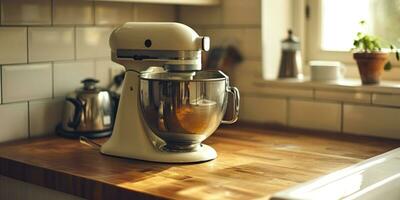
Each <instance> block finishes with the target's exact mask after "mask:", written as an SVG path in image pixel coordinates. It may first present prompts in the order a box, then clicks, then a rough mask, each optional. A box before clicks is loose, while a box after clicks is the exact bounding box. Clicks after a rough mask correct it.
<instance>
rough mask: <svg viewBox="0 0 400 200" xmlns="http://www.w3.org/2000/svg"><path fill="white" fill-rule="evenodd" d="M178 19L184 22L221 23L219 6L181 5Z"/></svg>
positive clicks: (197, 23) (198, 23)
mask: <svg viewBox="0 0 400 200" xmlns="http://www.w3.org/2000/svg"><path fill="white" fill-rule="evenodd" d="M179 21H180V22H182V23H184V24H189V25H191V24H195V25H205V24H222V7H221V6H181V7H180V9H179Z"/></svg>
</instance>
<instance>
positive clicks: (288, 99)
mask: <svg viewBox="0 0 400 200" xmlns="http://www.w3.org/2000/svg"><path fill="white" fill-rule="evenodd" d="M289 101H290V98H289V97H287V98H286V126H290V125H289V121H290V116H289V115H290V103H289Z"/></svg>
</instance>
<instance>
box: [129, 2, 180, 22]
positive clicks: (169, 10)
mask: <svg viewBox="0 0 400 200" xmlns="http://www.w3.org/2000/svg"><path fill="white" fill-rule="evenodd" d="M133 8H134V11H133V13H134V16H135V17H134V21H136V22H173V21H176V18H177V16H176V13H175V11H176V7H175V6H174V5H158V4H135V5H134V7H133Z"/></svg>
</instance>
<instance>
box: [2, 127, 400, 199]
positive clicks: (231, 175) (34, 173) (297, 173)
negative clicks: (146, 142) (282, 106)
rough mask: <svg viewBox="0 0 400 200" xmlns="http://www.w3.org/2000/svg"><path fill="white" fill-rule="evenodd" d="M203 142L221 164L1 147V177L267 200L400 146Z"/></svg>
mask: <svg viewBox="0 0 400 200" xmlns="http://www.w3.org/2000/svg"><path fill="white" fill-rule="evenodd" d="M106 139H107V138H105V139H96V142H98V143H104V142H105V141H106ZM205 143H206V144H209V145H211V146H212V147H214V148H215V149H216V150H217V152H218V158H217V159H215V160H212V161H209V162H203V163H196V164H165V163H164V164H162V163H155V162H144V161H139V160H133V159H124V158H117V157H112V156H105V155H101V154H100V153H99V152H98V150H96V149H93V148H91V147H88V146H86V145H84V144H81V143H79V141H77V140H71V139H65V138H61V137H57V136H51V137H45V138H35V139H26V140H20V141H14V142H9V143H5V144H0V179H3V181H4V179H6V181H8V182H9V183H14V182H15V181H10V180H7V178H4V177H8V178H12V179H14V180H15V179H16V180H18V181H20V182H21V181H22V182H25V183H29V184H31V186H32V184H33V185H36V186H40V187H42V188H41V189H40V191H44V190H43V189H44V188H45V189H51V190H56V191H58V192H62V193H63V194H59V193H54V195H62V196H65V197H67V196H68V195H74V196H77V197H79V198H85V199H94V200H96V199H171V198H172V199H267V198H268V197H269V196H271V195H272V194H273V193H275V192H277V191H281V190H284V189H286V188H288V187H291V186H294V185H296V184H299V183H302V182H305V181H308V180H311V179H314V178H317V177H319V176H322V175H325V174H328V173H331V172H333V171H336V170H339V169H342V168H345V167H348V166H350V165H353V164H355V163H358V162H360V161H362V160H365V159H367V158H370V157H373V156H376V155H379V154H381V153H384V152H386V151H389V150H391V149H394V148H396V147H399V146H400V141H399V140H390V139H379V138H370V137H365V136H354V135H345V134H333V133H327V132H325V133H321V132H315V131H314V132H311V133H310V132H309V131H299V130H291V131H288V130H273V129H266V128H265V127H258V128H257V127H256V128H254V126H243V125H232V126H229V127H223V128H220V129H218V130H217V132H216V133H215V134H213V135H212V136H211V137H210V138H208V139H207V140H206V142H205ZM20 182H19V183H20ZM19 183H18V184H11V185H10V186H9V187H8V188H9V189H8V190H10V191H17V192H15V193H18V191H23V190H22V189H20V190H18V189H15V188H14V189H13V188H10V187H11V186H12V185H14V186H15V187H18V186H19V185H20V184H19ZM0 184H1V181H0ZM0 186H1V185H0ZM28 190H29V191H32V189H29V188H28ZM0 192H1V191H0ZM47 192H49V193H52V192H50V191H47ZM15 193H13V194H15ZM65 193H66V194H65ZM67 194H68V195H67ZM21 195H22V192H21ZM0 197H1V196H0ZM6 199H7V198H6ZM13 199H15V198H13ZM17 199H18V198H17ZM21 199H24V198H21ZM25 199H26V198H25ZM49 199H58V198H49ZM71 199H74V200H75V199H77V198H71Z"/></svg>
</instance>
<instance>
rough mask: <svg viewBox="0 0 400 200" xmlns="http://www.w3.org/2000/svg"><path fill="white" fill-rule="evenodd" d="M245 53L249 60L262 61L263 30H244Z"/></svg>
mask: <svg viewBox="0 0 400 200" xmlns="http://www.w3.org/2000/svg"><path fill="white" fill-rule="evenodd" d="M243 53H244V56H245V57H246V58H247V59H258V60H261V29H260V28H252V29H245V30H244V41H243Z"/></svg>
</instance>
